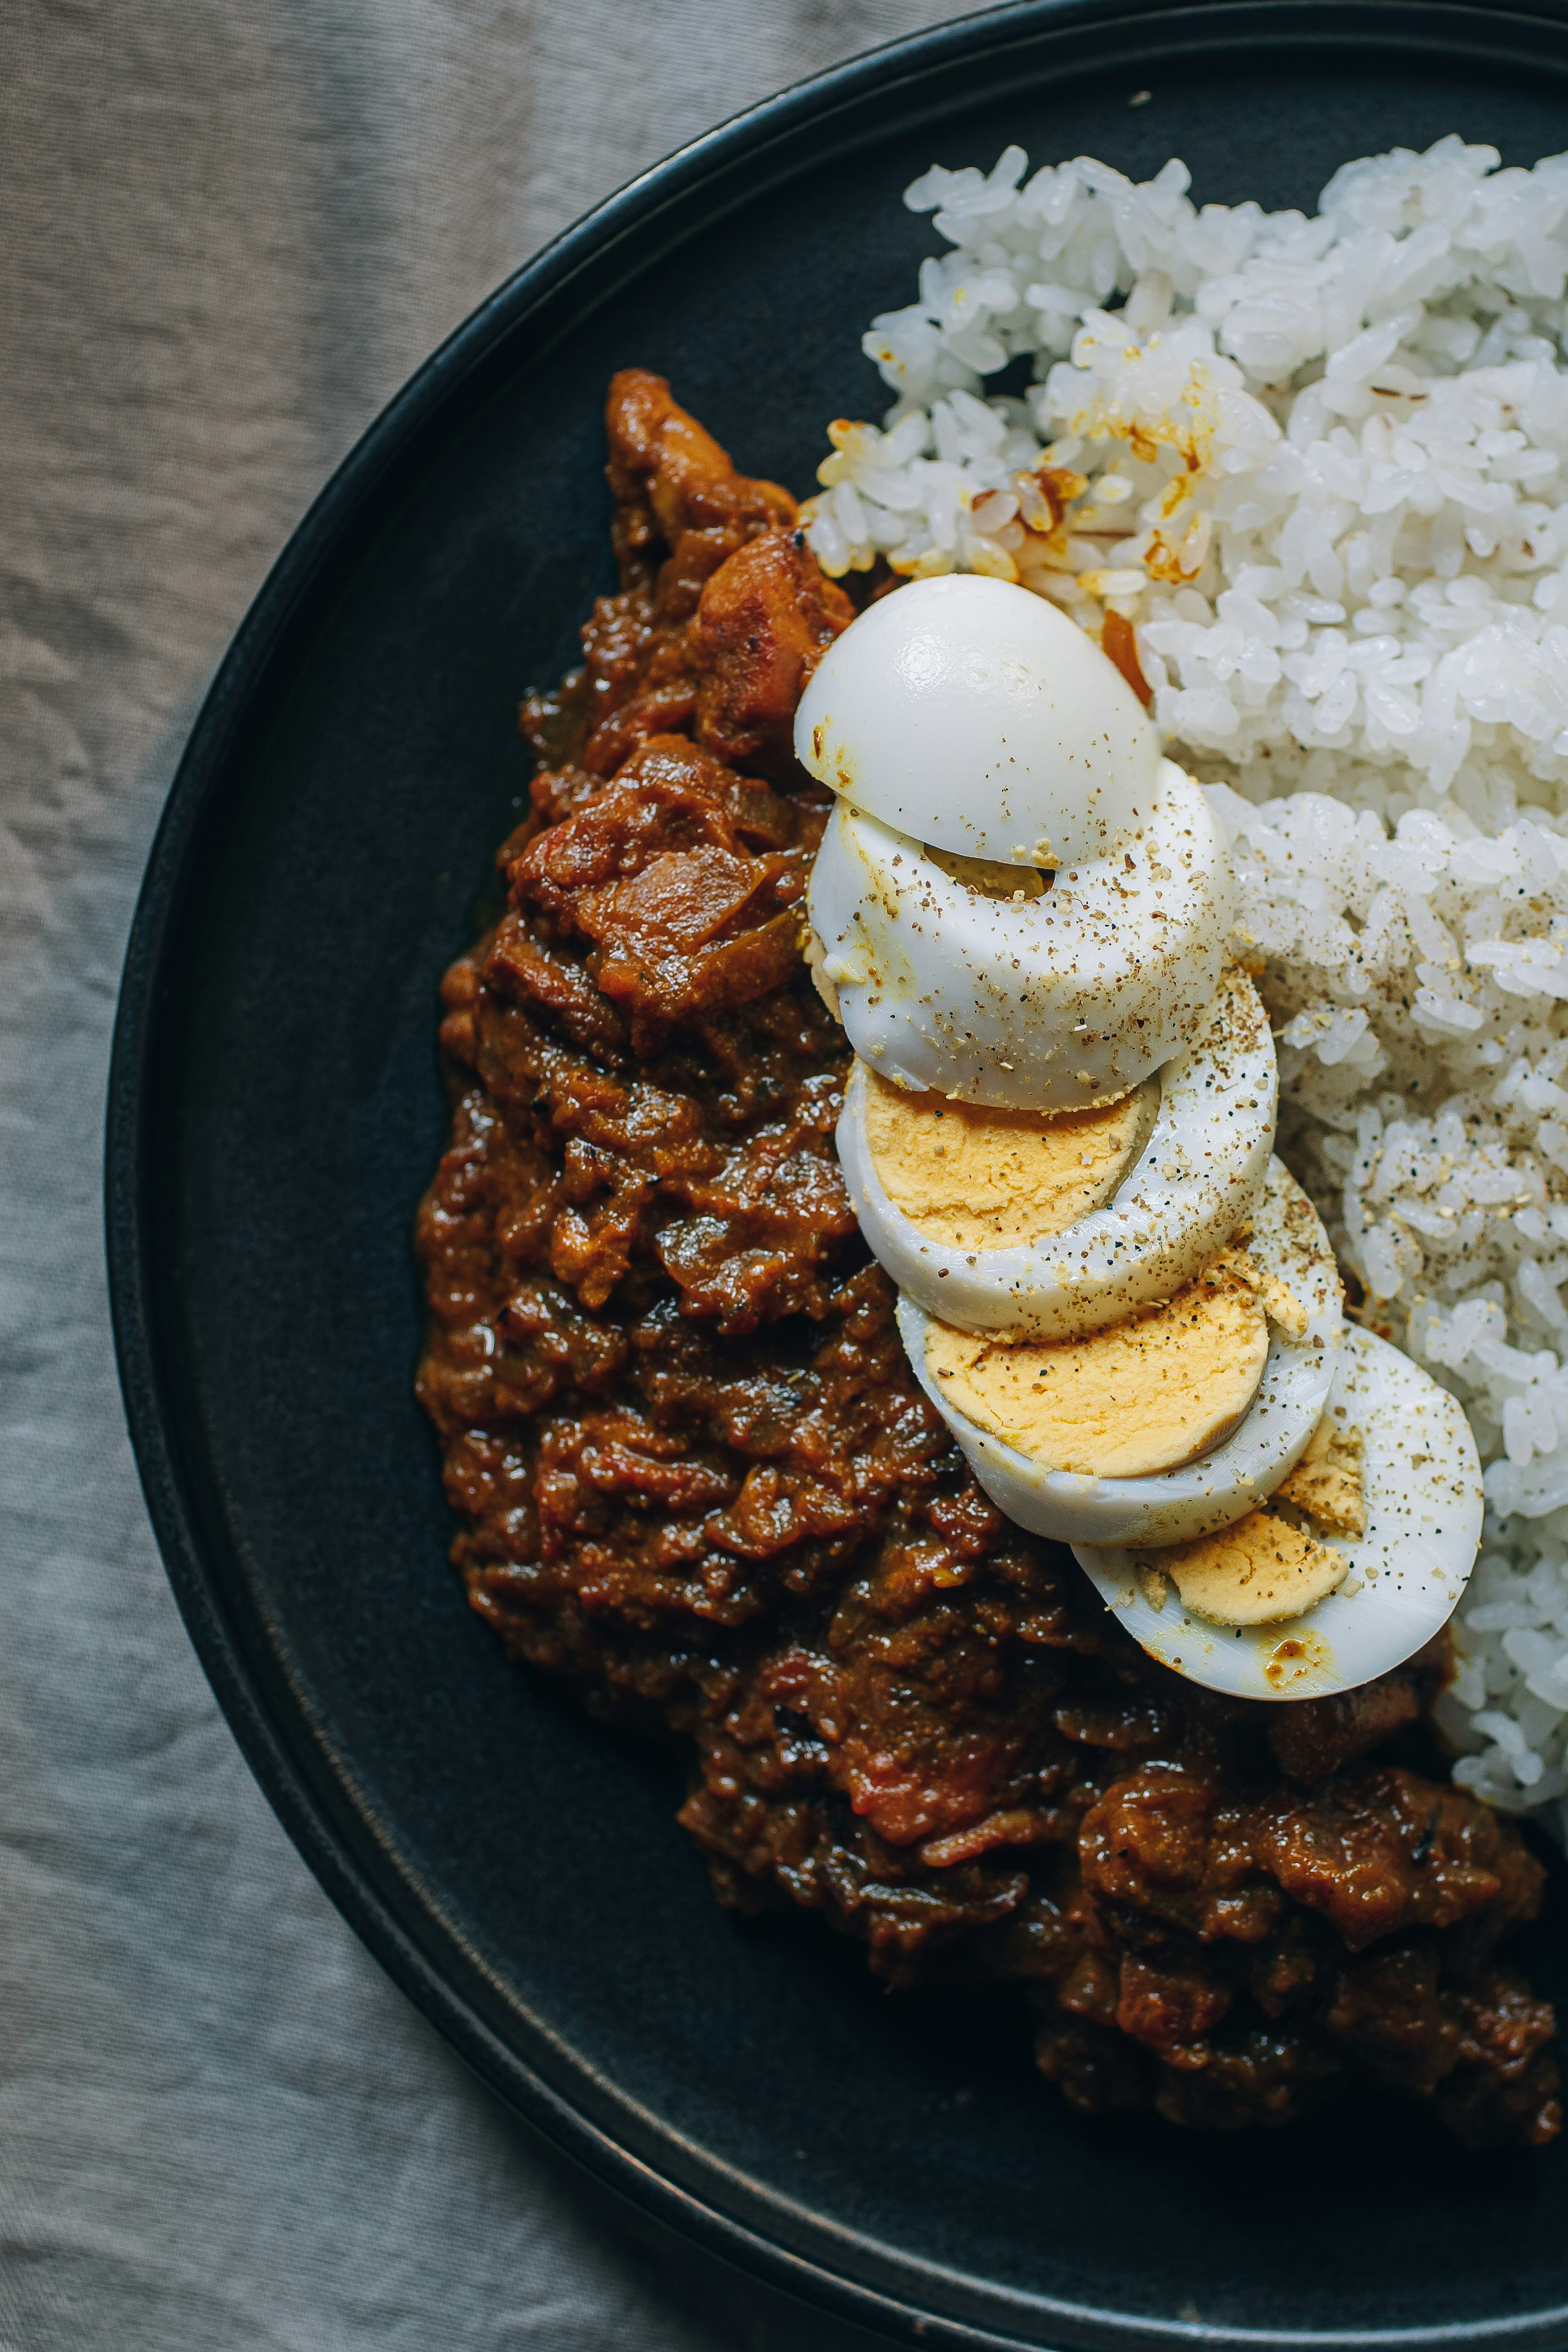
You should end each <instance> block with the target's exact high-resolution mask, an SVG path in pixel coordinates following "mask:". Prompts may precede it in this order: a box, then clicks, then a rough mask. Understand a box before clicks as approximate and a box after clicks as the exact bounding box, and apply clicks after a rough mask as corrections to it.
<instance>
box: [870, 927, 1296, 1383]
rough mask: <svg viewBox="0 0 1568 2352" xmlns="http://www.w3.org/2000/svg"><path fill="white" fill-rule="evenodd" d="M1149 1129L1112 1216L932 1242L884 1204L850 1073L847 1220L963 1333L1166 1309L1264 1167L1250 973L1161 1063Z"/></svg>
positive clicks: (1268, 1050) (920, 1299) (1084, 1326)
mask: <svg viewBox="0 0 1568 2352" xmlns="http://www.w3.org/2000/svg"><path fill="white" fill-rule="evenodd" d="M1154 1083H1155V1084H1157V1086H1158V1087H1159V1089H1160V1100H1159V1108H1158V1110H1157V1111H1156V1113H1155V1124H1154V1129H1153V1132H1152V1133H1151V1135H1150V1137H1149V1139H1148V1142H1147V1144H1146V1145H1145V1149H1144V1150H1143V1153H1142V1154H1141V1156H1140V1157H1139V1158H1138V1159H1137V1160H1136V1161H1135V1162H1134V1165H1133V1166H1132V1168H1131V1169H1130V1170H1129V1171H1128V1173H1127V1175H1126V1177H1125V1178H1124V1181H1123V1182H1122V1184H1121V1186H1120V1187H1119V1189H1118V1190H1117V1191H1116V1192H1115V1193H1114V1195H1113V1198H1112V1200H1111V1201H1110V1202H1109V1203H1108V1205H1107V1206H1105V1207H1103V1208H1100V1209H1095V1210H1092V1211H1091V1212H1090V1213H1089V1214H1088V1215H1087V1216H1083V1217H1080V1218H1079V1219H1078V1220H1077V1221H1076V1222H1075V1223H1071V1224H1069V1225H1067V1226H1066V1227H1065V1228H1064V1229H1063V1230H1062V1231H1061V1232H1060V1233H1056V1234H1048V1235H1045V1236H1042V1237H1041V1238H1040V1239H1038V1240H1032V1241H1019V1242H1017V1243H1011V1244H1009V1245H1008V1246H1006V1247H1000V1248H988V1249H987V1248H979V1249H960V1248H955V1247H952V1246H950V1245H949V1244H946V1243H944V1242H941V1241H938V1240H935V1239H933V1238H932V1236H931V1235H930V1234H928V1233H924V1232H922V1231H921V1228H920V1226H919V1225H918V1224H917V1223H915V1222H914V1220H913V1219H912V1218H911V1217H910V1216H908V1215H906V1214H905V1213H904V1210H903V1209H901V1208H899V1207H898V1206H897V1204H896V1203H895V1202H894V1201H893V1200H892V1199H891V1198H890V1197H889V1195H888V1192H887V1190H886V1188H885V1186H884V1185H883V1181H882V1179H881V1177H880V1176H879V1175H878V1173H877V1167H876V1162H875V1160H873V1156H872V1150H871V1144H870V1140H869V1139H868V1135H867V1129H866V1116H867V1104H868V1098H869V1095H870V1081H869V1080H868V1077H867V1075H866V1071H865V1066H864V1064H863V1063H861V1062H857V1063H856V1064H855V1066H854V1068H853V1069H852V1072H851V1074H850V1082H849V1086H848V1087H847V1089H846V1090H845V1095H844V1108H843V1113H842V1116H841V1118H840V1120H839V1134H838V1142H839V1158H840V1160H841V1162H842V1165H843V1171H844V1181H845V1182H846V1184H847V1185H848V1187H849V1194H850V1199H851V1201H852V1202H853V1203H854V1211H855V1214H856V1216H857V1217H858V1218H859V1219H860V1223H861V1230H862V1233H863V1234H864V1235H865V1237H866V1240H867V1242H868V1243H869V1244H870V1245H871V1247H872V1250H873V1252H874V1254H875V1255H876V1256H877V1257H878V1258H879V1259H880V1260H881V1262H882V1264H883V1265H884V1266H885V1267H886V1268H887V1271H888V1273H889V1274H890V1275H891V1276H893V1279H894V1282H895V1283H896V1284H897V1285H898V1287H899V1288H900V1290H902V1291H904V1292H905V1293H906V1294H907V1295H908V1296H909V1297H911V1298H913V1299H914V1300H915V1302H916V1303H917V1304H918V1305H919V1306H921V1307H925V1308H926V1309H927V1310H928V1312H930V1313H931V1314H933V1315H936V1316H939V1317H940V1318H941V1319H942V1320H943V1321H944V1322H946V1323H950V1324H952V1325H954V1326H955V1327H956V1328H957V1329H959V1330H965V1331H1008V1332H1011V1333H1013V1334H1015V1335H1016V1336H1018V1337H1020V1338H1022V1337H1028V1338H1032V1339H1071V1338H1074V1337H1076V1336H1077V1335H1079V1334H1080V1333H1082V1332H1084V1331H1092V1330H1094V1329H1096V1328H1100V1327H1102V1326H1103V1325H1105V1324H1107V1323H1114V1322H1116V1321H1118V1320H1120V1319H1121V1318H1122V1317H1124V1316H1125V1315H1128V1314H1130V1313H1131V1312H1132V1310H1133V1309H1134V1307H1142V1306H1144V1305H1145V1304H1147V1303H1148V1302H1149V1301H1151V1300H1153V1299H1159V1298H1168V1297H1170V1296H1171V1294H1172V1292H1173V1291H1175V1290H1177V1289H1179V1287H1180V1286H1181V1285H1182V1284H1183V1283H1184V1282H1186V1281H1188V1280H1190V1279H1191V1277H1192V1276H1194V1275H1196V1274H1197V1272H1198V1270H1199V1268H1200V1267H1201V1266H1203V1265H1206V1264H1207V1261H1208V1260H1209V1259H1210V1258H1211V1257H1213V1256H1214V1255H1215V1253H1216V1251H1217V1250H1219V1249H1220V1248H1222V1247H1223V1246H1224V1244H1226V1243H1227V1242H1228V1240H1229V1239H1230V1236H1231V1234H1233V1233H1234V1232H1235V1230H1236V1228H1237V1226H1238V1224H1239V1223H1240V1222H1241V1220H1242V1218H1243V1217H1244V1215H1245V1214H1246V1213H1247V1210H1248V1208H1249V1204H1250V1202H1252V1199H1253V1197H1254V1195H1255V1193H1256V1192H1257V1191H1258V1188H1259V1186H1260V1183H1261V1181H1262V1179H1263V1176H1264V1173H1265V1171H1266V1170H1267V1168H1268V1165H1269V1156H1270V1151H1271V1150H1272V1149H1273V1142H1274V1114H1275V1108H1276V1099H1277V1093H1278V1084H1279V1073H1278V1070H1277V1068H1276V1066H1275V1060H1274V1045H1273V1040H1272V1038H1271V1037H1270V1034H1269V1023H1268V1017H1267V1015H1266V1014H1265V1013H1264V1011H1263V1007H1262V1005H1261V1004H1260V1003H1259V1000H1258V994H1257V992H1256V990H1255V989H1254V988H1253V986H1252V983H1251V982H1250V981H1249V979H1248V978H1247V977H1246V975H1245V973H1243V972H1240V971H1236V970H1235V969H1232V970H1231V971H1228V972H1227V973H1226V974H1225V976H1224V978H1223V979H1222V980H1221V982H1220V983H1219V986H1218V989H1217V990H1216V991H1215V993H1214V996H1213V998H1212V1000H1211V1002H1210V1003H1209V1004H1208V1006H1207V1010H1206V1011H1205V1013H1204V1015H1203V1018H1202V1020H1201V1022H1200V1023H1199V1024H1198V1026H1197V1034H1196V1036H1195V1038H1194V1040H1193V1042H1192V1044H1191V1045H1187V1046H1186V1047H1184V1048H1183V1050H1182V1051H1181V1052H1180V1053H1178V1054H1177V1055H1176V1056H1175V1057H1174V1059H1173V1060H1171V1061H1169V1062H1167V1063H1166V1066H1165V1068H1164V1069H1163V1070H1162V1071H1161V1073H1160V1075H1159V1077H1158V1079H1157V1080H1155V1082H1154Z"/></svg>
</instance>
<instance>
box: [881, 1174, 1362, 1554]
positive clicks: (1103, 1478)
mask: <svg viewBox="0 0 1568 2352" xmlns="http://www.w3.org/2000/svg"><path fill="white" fill-rule="evenodd" d="M1251 1219H1252V1229H1251V1233H1250V1235H1249V1238H1248V1240H1247V1244H1246V1247H1247V1255H1248V1257H1249V1259H1250V1260H1251V1261H1252V1262H1253V1264H1254V1265H1255V1266H1256V1267H1257V1269H1258V1270H1259V1273H1260V1276H1261V1303H1262V1307H1263V1309H1264V1315H1265V1319H1266V1321H1267V1325H1268V1329H1267V1339H1266V1347H1264V1348H1260V1346H1259V1344H1258V1331H1257V1325H1256V1322H1249V1319H1248V1318H1246V1317H1245V1316H1244V1315H1240V1314H1237V1315H1235V1316H1231V1317H1225V1316H1218V1315H1216V1316H1215V1317H1214V1318H1213V1321H1212V1322H1211V1323H1210V1325H1209V1326H1208V1328H1207V1331H1206V1332H1205V1334H1204V1335H1203V1336H1204V1337H1205V1339H1206V1340H1207V1337H1208V1336H1209V1333H1212V1335H1213V1338H1214V1340H1215V1343H1216V1345H1217V1346H1219V1347H1222V1348H1223V1349H1225V1351H1226V1352H1225V1353H1224V1354H1223V1355H1221V1357H1220V1358H1219V1360H1218V1361H1216V1362H1214V1364H1213V1366H1212V1374H1213V1377H1212V1380H1211V1381H1205V1380H1203V1379H1198V1380H1196V1381H1195V1380H1193V1379H1192V1377H1191V1374H1192V1370H1193V1361H1192V1359H1191V1358H1190V1357H1188V1358H1186V1359H1183V1358H1182V1357H1181V1356H1180V1355H1179V1354H1178V1353H1177V1352H1176V1350H1175V1349H1171V1350H1170V1351H1169V1353H1168V1354H1162V1353H1160V1352H1155V1353H1153V1354H1152V1355H1151V1357H1150V1359H1149V1363H1150V1369H1151V1371H1152V1374H1153V1377H1154V1379H1155V1381H1159V1379H1160V1377H1161V1374H1162V1371H1166V1370H1169V1371H1170V1372H1172V1373H1174V1374H1175V1375H1176V1377H1177V1378H1179V1379H1182V1380H1184V1381H1186V1391H1187V1393H1188V1394H1189V1395H1191V1397H1192V1399H1193V1402H1192V1406H1191V1411H1190V1417H1189V1421H1188V1427H1189V1430H1190V1435H1191V1440H1192V1443H1193V1444H1194V1446H1195V1448H1196V1446H1197V1445H1200V1444H1207V1448H1208V1450H1207V1451H1205V1452H1202V1453H1201V1454H1198V1455H1197V1459H1192V1460H1185V1461H1183V1460H1180V1459H1179V1458H1178V1459H1177V1461H1176V1466H1174V1467H1171V1468H1168V1469H1158V1470H1151V1471H1149V1472H1148V1473H1146V1474H1145V1475H1107V1474H1106V1473H1105V1472H1103V1471H1100V1470H1095V1469H1092V1468H1079V1469H1064V1468H1061V1467H1059V1466H1057V1463H1055V1462H1052V1461H1049V1460H1047V1459H1045V1458H1043V1457H1042V1455H1041V1454H1040V1453H1038V1452H1030V1451H1026V1450H1025V1448H1024V1447H1023V1446H1022V1445H1020V1444H1014V1443H1010V1442H1009V1435H1008V1434H1004V1433H1003V1431H1005V1430H1006V1429H1007V1428H1008V1425H1009V1418H1013V1428H1012V1434H1014V1435H1021V1434H1023V1433H1024V1431H1025V1429H1026V1427H1027V1426H1028V1425H1029V1423H1030V1411H1029V1410H1028V1408H1030V1406H1031V1404H1032V1398H1033V1392H1034V1387H1035V1381H1036V1377H1037V1375H1038V1374H1040V1373H1043V1374H1045V1376H1046V1381H1047V1384H1048V1385H1050V1384H1059V1370H1058V1368H1059V1366H1061V1367H1063V1368H1065V1360H1064V1359H1062V1358H1061V1357H1058V1356H1057V1355H1056V1354H1055V1351H1054V1349H1053V1348H1052V1347H1045V1348H1042V1347H1040V1344H1039V1343H1036V1342H1028V1341H1025V1342H1015V1343H1013V1349H1012V1359H1011V1361H1010V1362H1009V1365H1008V1366H1007V1367H1006V1368H1005V1369H1004V1370H1001V1377H1000V1378H993V1377H991V1375H992V1374H993V1373H994V1372H995V1371H997V1370H998V1364H997V1359H998V1355H1000V1354H1001V1353H1003V1352H1004V1351H1005V1350H1006V1348H1007V1343H1005V1342H998V1340H997V1339H996V1337H995V1335H980V1336H979V1337H978V1338H977V1336H976V1335H975V1334H972V1333H968V1332H960V1331H957V1330H955V1329H954V1328H952V1327H951V1326H950V1325H948V1324H946V1323H943V1322H939V1321H938V1320H937V1319H936V1318H935V1317H934V1316H932V1315H930V1314H929V1313H927V1311H926V1309H925V1307H922V1306H921V1305H920V1304H919V1303H918V1302H917V1301H916V1300H915V1299H914V1298H913V1297H909V1296H908V1295H907V1294H905V1295H904V1296H903V1297H900V1299H899V1303H898V1328H899V1333H900V1336H901V1337H902V1339H903V1340H904V1349H905V1351H906V1353H907V1354H908V1357H909V1360H910V1364H911V1366H912V1367H913V1370H914V1372H915V1379H916V1380H917V1381H919V1383H920V1385H921V1387H922V1388H923V1389H924V1391H925V1394H926V1395H927V1397H929V1399H930V1400H931V1402H932V1403H933V1404H934V1405H935V1406H936V1410H937V1412H939V1413H940V1414H941V1416H942V1418H943V1420H944V1421H945V1422H946V1424H947V1426H948V1428H949V1429H950V1430H951V1431H952V1433H953V1434H954V1436H955V1437H956V1439H957V1441H958V1444H959V1446H960V1447H961V1448H962V1450H963V1453H964V1454H965V1457H966V1459H967V1462H968V1464H969V1466H970V1468H971V1469H972V1470H973V1471H974V1474H975V1475H976V1477H977V1479H978V1480H979V1483H980V1485H981V1486H983V1487H984V1488H985V1490H986V1492H987V1494H988V1495H989V1496H990V1498H991V1500H992V1501H993V1502H994V1503H995V1504H996V1505H997V1507H998V1509H1000V1510H1002V1511H1005V1512H1006V1513H1007V1516H1008V1517H1009V1518H1010V1519H1014V1520H1016V1521H1017V1523H1018V1525H1019V1527H1022V1528H1029V1529H1030V1531H1031V1532H1032V1533H1033V1534H1035V1535H1041V1536H1051V1537H1054V1538H1057V1540H1059V1541H1061V1542H1063V1543H1071V1544H1080V1543H1082V1544H1096V1545H1105V1544H1121V1545H1125V1544H1137V1545H1150V1544H1172V1543H1180V1542H1185V1541H1187V1540H1189V1539H1190V1538H1195V1537H1197V1536H1204V1535H1207V1534H1210V1533H1211V1532H1212V1531H1213V1530H1214V1529H1215V1528H1223V1527H1227V1526H1228V1525H1229V1524H1230V1523H1231V1521H1233V1520H1236V1519H1239V1518H1242V1517H1245V1516H1246V1514H1247V1513H1248V1512H1249V1511H1250V1510H1252V1509H1253V1508H1254V1507H1256V1506H1257V1505H1258V1504H1259V1503H1260V1501H1261V1500H1262V1499H1263V1498H1264V1496H1268V1495H1270V1494H1271V1493H1272V1492H1273V1490H1274V1488H1275V1487H1276V1486H1279V1485H1280V1483H1281V1480H1282V1479H1283V1478H1284V1477H1286V1475H1288V1474H1289V1473H1290V1471H1291V1469H1292V1468H1293V1467H1294V1466H1295V1465H1296V1464H1297V1462H1299V1461H1300V1459H1301V1455H1302V1454H1303V1453H1304V1452H1305V1451H1306V1448H1307V1445H1308V1444H1309V1442H1310V1440H1311V1438H1312V1433H1313V1431H1314V1430H1315V1429H1316V1427H1317V1425H1318V1423H1319V1421H1320V1420H1321V1418H1322V1412H1323V1407H1324V1405H1325V1403H1326V1402H1327V1401H1328V1394H1329V1390H1330V1387H1331V1385H1332V1382H1333V1370H1334V1361H1335V1356H1336V1352H1337V1349H1338V1344H1339V1338H1340V1331H1341V1328H1342V1322H1343V1306H1342V1297H1341V1291H1340V1282H1339V1274H1338V1270H1337V1268H1336V1267H1335V1265H1334V1260H1333V1250H1332V1249H1331V1248H1330V1246H1329V1240H1328V1235H1327V1234H1325V1233H1324V1232H1323V1229H1322V1223H1320V1222H1319V1219H1318V1216H1317V1213H1316V1211H1315V1210H1314V1209H1313V1207H1312V1203H1311V1202H1310V1201H1309V1200H1308V1199H1307V1197H1306V1195H1305V1193H1304V1192H1302V1191H1301V1187H1300V1186H1299V1185H1298V1184H1297V1183H1296V1181H1295V1180H1294V1178H1293V1177H1292V1176H1291V1175H1290V1174H1289V1172H1288V1171H1286V1169H1285V1168H1284V1167H1283V1165H1282V1164H1281V1161H1280V1160H1270V1163H1269V1167H1268V1171H1267V1173H1266V1175H1265V1179H1264V1182H1263V1185H1262V1188H1261V1190H1260V1193H1259V1195H1258V1198H1257V1200H1256V1201H1255V1202H1254V1203H1253V1206H1252V1210H1251ZM1107 1336H1108V1335H1107V1333H1106V1332H1105V1331H1104V1330H1103V1329H1102V1330H1101V1331H1098V1332H1096V1333H1094V1334H1093V1335H1092V1339H1090V1340H1089V1341H1082V1340H1081V1341H1077V1342H1072V1343H1066V1344H1068V1345H1071V1346H1072V1347H1074V1348H1075V1349H1079V1350H1085V1349H1092V1348H1094V1347H1095V1346H1096V1344H1097V1343H1104V1342H1105V1341H1106V1340H1107ZM987 1350H989V1351H990V1352H989V1354H988V1353H987V1352H986V1351H987ZM1100 1352H1101V1355H1102V1360H1103V1368H1104V1370H1106V1371H1107V1372H1108V1373H1109V1374H1110V1377H1111V1381H1112V1383H1113V1391H1112V1392H1111V1393H1109V1394H1107V1393H1105V1391H1104V1390H1103V1389H1102V1390H1101V1391H1100V1394H1099V1397H1098V1399H1095V1398H1094V1397H1093V1395H1092V1381H1082V1379H1079V1380H1078V1381H1077V1385H1076V1387H1075V1389H1074V1391H1073V1404H1072V1408H1071V1410H1072V1411H1075V1412H1076V1413H1077V1414H1078V1417H1079V1419H1080V1421H1081V1422H1082V1423H1083V1424H1084V1425H1085V1426H1086V1427H1087V1426H1088V1425H1089V1424H1090V1423H1091V1422H1092V1421H1097V1422H1098V1423H1099V1426H1100V1427H1101V1428H1103V1430H1104V1431H1105V1432H1106V1433H1107V1434H1108V1435H1110V1436H1112V1437H1113V1436H1114V1433H1115V1431H1116V1429H1117V1427H1118V1425H1119V1424H1120V1423H1122V1422H1124V1421H1126V1420H1129V1419H1130V1418H1131V1415H1130V1413H1129V1412H1128V1410H1127V1404H1128V1400H1127V1398H1126V1396H1125V1394H1124V1393H1122V1394H1118V1393H1116V1392H1115V1388H1116V1386H1117V1385H1118V1384H1121V1385H1122V1386H1123V1388H1124V1384H1125V1381H1127V1379H1128V1378H1129V1377H1137V1376H1139V1374H1138V1366H1137V1363H1136V1360H1135V1357H1134V1351H1133V1350H1132V1349H1120V1350H1119V1349H1117V1348H1116V1347H1115V1346H1114V1345H1111V1346H1109V1347H1105V1346H1103V1344H1102V1345H1101V1349H1100ZM954 1368H956V1370H958V1372H959V1373H960V1374H961V1377H959V1378H951V1377H950V1378H948V1379H947V1380H946V1381H945V1380H944V1377H943V1375H944V1370H945V1369H946V1370H948V1371H949V1372H950V1373H951V1371H952V1370H954ZM977 1394H984V1395H986V1396H987V1397H988V1402H989V1404H990V1406H991V1412H990V1418H991V1421H992V1423H993V1425H992V1426H986V1425H984V1424H983V1423H982V1422H981V1421H980V1420H979V1419H977V1417H976V1416H975V1414H974V1413H972V1412H969V1411H967V1410H966V1409H965V1407H964V1405H963V1404H962V1403H960V1402H957V1398H958V1397H959V1396H967V1397H970V1398H973V1397H975V1396H976V1395H977ZM1020 1408H1023V1409H1020ZM1049 1417H1050V1416H1049V1414H1048V1415H1046V1416H1044V1418H1047V1419H1048V1418H1049ZM1228 1424H1229V1433H1228V1434H1227V1433H1226V1431H1227V1425H1228ZM1063 1450H1064V1451H1066V1452H1071V1451H1074V1450H1076V1449H1075V1448H1074V1447H1073V1446H1072V1445H1071V1444H1070V1445H1069V1446H1068V1447H1067V1448H1064V1449H1063ZM1060 1458H1061V1457H1060V1456H1059V1459H1060Z"/></svg>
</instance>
